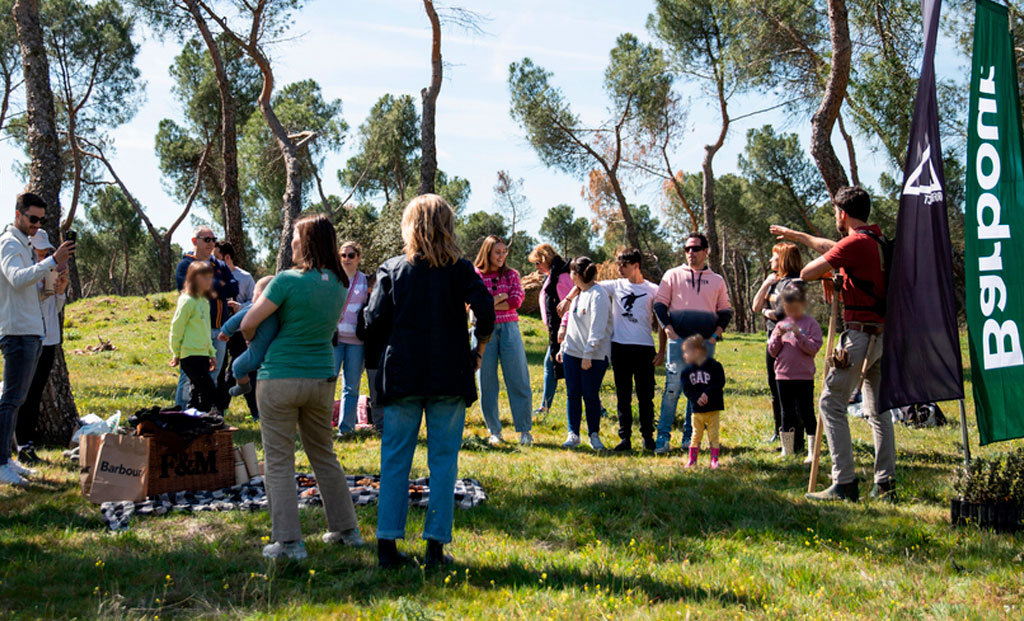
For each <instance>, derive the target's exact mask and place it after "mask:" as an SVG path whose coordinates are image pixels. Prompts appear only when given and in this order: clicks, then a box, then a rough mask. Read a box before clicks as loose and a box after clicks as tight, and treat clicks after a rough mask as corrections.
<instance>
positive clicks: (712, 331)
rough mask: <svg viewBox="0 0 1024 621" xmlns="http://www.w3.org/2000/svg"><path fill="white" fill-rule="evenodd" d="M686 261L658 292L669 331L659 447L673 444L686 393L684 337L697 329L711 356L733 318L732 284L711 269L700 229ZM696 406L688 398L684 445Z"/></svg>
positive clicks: (689, 245) (688, 242) (664, 280)
mask: <svg viewBox="0 0 1024 621" xmlns="http://www.w3.org/2000/svg"><path fill="white" fill-rule="evenodd" d="M685 248H686V265H680V266H679V267H675V268H672V269H670V270H669V271H667V272H665V275H664V276H663V277H662V279H661V284H660V285H658V293H657V294H656V295H655V296H654V314H655V315H657V317H658V321H659V322H661V325H662V326H663V327H664V330H665V334H666V335H667V336H668V339H669V342H668V359H667V360H666V362H665V394H664V395H663V396H662V398H661V416H660V417H659V419H658V440H657V442H656V443H655V449H654V452H655V453H667V452H669V451H670V450H671V448H672V447H671V436H672V425H673V424H674V423H675V419H676V406H677V405H678V403H679V395H680V394H682V378H683V370H684V367H685V366H686V364H685V363H684V362H683V341H684V340H685V339H686V338H687V337H689V336H692V335H694V334H700V335H701V336H703V337H704V338H705V340H706V343H707V353H708V357H709V358H713V357H714V355H715V346H716V345H717V344H718V341H719V340H721V338H722V332H723V331H724V330H725V328H726V326H728V325H729V322H730V321H731V320H732V315H733V311H732V306H730V304H729V290H728V287H726V284H725V280H724V279H723V278H722V277H721V276H719V275H718V274H716V273H714V272H712V271H711V270H710V269H708V239H707V237H704V235H702V234H701V233H690V235H689V237H688V238H687V239H686V246H685ZM692 415H693V406H692V404H690V403H689V402H687V406H686V422H685V425H684V426H683V443H682V447H683V449H684V450H685V449H687V448H688V447H689V445H690V435H691V434H692V432H693V427H692V424H691V422H690V420H691V417H692Z"/></svg>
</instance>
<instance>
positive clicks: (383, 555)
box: [377, 539, 409, 569]
mask: <svg viewBox="0 0 1024 621" xmlns="http://www.w3.org/2000/svg"><path fill="white" fill-rule="evenodd" d="M407 564H409V557H408V556H406V555H404V554H402V553H401V552H399V551H398V545H397V544H395V540H394V539H378V540H377V565H378V566H379V567H380V568H381V569H397V568H399V567H402V566H404V565H407Z"/></svg>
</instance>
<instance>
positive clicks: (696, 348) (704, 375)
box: [683, 334, 725, 468]
mask: <svg viewBox="0 0 1024 621" xmlns="http://www.w3.org/2000/svg"><path fill="white" fill-rule="evenodd" d="M683 360H684V361H685V362H686V364H688V365H689V367H687V368H686V369H685V370H684V371H683V393H684V394H685V395H686V398H687V399H689V400H690V402H691V403H693V404H694V407H693V440H692V441H691V442H690V461H689V462H687V464H686V467H687V468H692V467H694V466H696V465H697V456H698V455H699V454H700V442H701V439H703V437H704V429H705V428H706V429H707V430H708V443H709V444H710V445H711V467H712V468H717V467H718V419H719V418H720V417H721V414H722V410H724V409H725V398H724V396H723V395H722V391H723V389H724V388H725V369H723V368H722V365H721V364H719V363H718V361H717V360H715V359H714V358H709V357H708V348H707V344H706V343H705V342H704V337H702V336H701V335H699V334H695V335H693V336H691V337H689V338H688V339H686V340H685V341H683Z"/></svg>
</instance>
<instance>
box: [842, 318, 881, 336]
mask: <svg viewBox="0 0 1024 621" xmlns="http://www.w3.org/2000/svg"><path fill="white" fill-rule="evenodd" d="M846 328H847V329H848V330H856V331H857V332H863V333H864V334H871V335H874V336H881V334H882V332H884V331H885V326H882V325H879V324H877V323H861V322H859V321H850V322H848V323H847V324H846Z"/></svg>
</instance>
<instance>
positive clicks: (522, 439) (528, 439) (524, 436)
mask: <svg viewBox="0 0 1024 621" xmlns="http://www.w3.org/2000/svg"><path fill="white" fill-rule="evenodd" d="M519 445H520V446H532V445H533V436H532V435H531V434H530V432H529V431H524V432H523V433H521V434H519Z"/></svg>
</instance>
